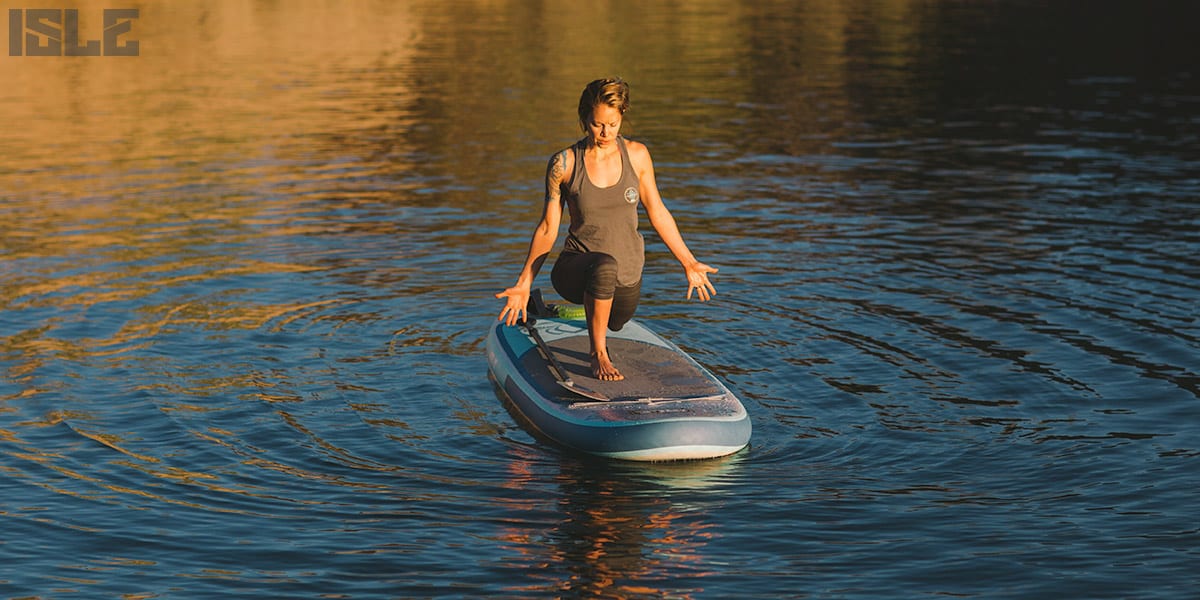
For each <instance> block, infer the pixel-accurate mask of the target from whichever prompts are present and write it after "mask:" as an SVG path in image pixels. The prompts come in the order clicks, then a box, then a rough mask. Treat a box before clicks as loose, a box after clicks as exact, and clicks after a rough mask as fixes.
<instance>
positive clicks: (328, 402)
mask: <svg viewBox="0 0 1200 600" xmlns="http://www.w3.org/2000/svg"><path fill="white" fill-rule="evenodd" d="M77 6H79V7H80V14H81V31H82V32H83V34H82V35H83V37H85V38H87V37H91V38H99V37H100V34H99V33H98V32H99V31H100V27H101V26H100V22H99V21H100V17H99V14H100V11H101V10H102V9H103V8H106V7H108V6H109V5H106V4H103V3H82V4H79V5H77ZM114 6H115V5H114ZM139 6H140V8H141V13H140V16H139V18H138V19H137V20H136V21H134V25H133V28H132V31H131V32H130V33H129V34H128V35H127V38H129V39H136V40H137V41H139V43H140V54H141V55H140V56H138V57H136V58H118V57H93V58H78V57H58V58H54V57H3V59H2V60H0V75H2V79H3V81H4V82H5V86H4V88H3V89H2V90H0V111H2V114H3V115H4V116H5V122H6V123H8V126H7V127H6V128H5V129H4V130H3V133H0V151H2V152H3V156H4V160H3V162H2V164H0V182H3V183H2V190H3V195H4V196H3V202H2V203H0V369H2V373H3V375H2V379H0V596H2V597H28V596H35V597H43V598H51V597H53V598H75V597H79V598H93V597H118V596H122V597H130V598H155V597H157V598H168V597H169V598H185V597H210V596H211V597H215V596H220V597H247V598H250V597H264V596H281V597H308V598H315V597H344V598H382V597H430V596H451V597H464V596H465V597H479V596H496V597H514V598H515V597H580V598H584V597H586V598H592V597H625V598H636V597H695V598H719V597H744V596H745V595H746V594H747V593H748V592H747V591H748V590H752V591H753V595H756V596H762V597H837V598H879V597H908V598H912V597H924V596H936V595H954V596H962V597H976V598H1033V597H1037V598H1041V597H1050V596H1053V597H1070V598H1131V597H1143V598H1182V597H1189V596H1192V595H1194V594H1195V590H1196V589H1197V586H1200V576H1197V575H1196V573H1197V572H1200V570H1198V569H1197V567H1198V566H1200V550H1198V549H1200V527H1198V525H1197V523H1198V522H1200V511H1198V510H1197V508H1196V507H1197V505H1198V501H1200V495H1198V494H1197V492H1196V490H1197V489H1200V469H1198V468H1197V466H1198V463H1197V461H1198V459H1200V434H1198V433H1197V430H1196V424H1197V423H1198V422H1200V371H1198V366H1197V365H1200V359H1198V357H1200V324H1198V323H1197V320H1196V314H1197V312H1196V308H1195V307H1196V305H1197V300H1198V299H1200V293H1198V290H1200V259H1197V258H1196V257H1197V256H1200V235H1198V234H1197V231H1200V202H1198V201H1197V198H1200V171H1197V168H1196V164H1197V159H1198V158H1200V139H1198V137H1197V133H1196V132H1197V131H1200V118H1198V117H1197V115H1200V73H1198V72H1197V71H1196V66H1195V61H1194V60H1193V59H1194V45H1193V42H1192V41H1191V40H1194V39H1195V35H1196V33H1197V32H1196V23H1197V22H1200V21H1197V20H1196V19H1195V16H1196V15H1194V14H1189V12H1191V11H1189V10H1187V8H1186V7H1184V6H1182V3H1165V2H1163V3H1121V4H1114V5H1111V6H1110V5H1108V4H1105V3H1086V5H1083V4H1081V5H1080V6H1077V7H1076V6H1074V5H1068V4H1067V3H1054V5H1052V6H1043V5H1042V3H1025V2H1015V3H957V2H905V1H890V2H854V3H839V2H805V3H789V2H767V3H762V2H735V3H720V2H711V1H699V2H688V3H655V4H653V5H649V6H646V5H643V4H641V3H639V4H635V3H632V2H608V3H599V4H596V5H594V6H588V5H584V4H579V5H578V6H572V5H571V3H568V4H567V5H565V6H557V5H556V6H553V7H551V6H549V5H547V6H544V7H542V6H536V5H532V4H528V3H523V2H511V3H507V2H501V3H499V4H497V3H482V2H411V3H398V4H394V3H354V4H350V5H348V6H347V5H341V4H333V3H316V2H313V3H301V4H296V3H286V4H275V3H265V2H263V3H243V2H233V1H229V2H206V3H198V4H196V5H194V6H193V5H183V4H180V3H153V2H148V3H145V4H140V5H139ZM614 73H615V74H620V75H622V76H624V77H625V78H627V79H628V80H630V81H631V83H632V85H633V103H634V106H633V110H632V111H631V112H630V113H629V115H628V119H627V122H626V128H625V129H626V130H625V133H626V134H627V135H629V136H631V137H634V138H636V139H639V140H642V141H645V142H646V143H647V144H648V146H649V147H650V149H651V151H652V152H653V154H654V158H655V164H656V168H657V174H658V182H659V186H660V188H661V189H662V191H663V194H664V197H665V198H666V201H667V202H668V206H670V207H671V208H672V210H673V211H674V214H675V216H676V218H677V219H678V221H679V223H680V225H681V227H682V229H683V231H684V235H685V239H686V240H687V241H688V242H689V244H690V245H691V247H692V249H693V250H694V251H695V252H696V253H697V255H698V256H699V257H700V258H701V259H702V260H705V261H706V262H709V263H710V264H713V265H715V266H718V267H720V269H721V272H720V274H719V275H718V276H717V277H716V278H715V282H716V285H717V287H718V292H719V295H718V297H717V299H716V300H715V301H714V302H711V303H708V304H697V303H686V302H684V301H682V296H683V294H684V292H685V284H684V281H683V278H682V276H681V274H680V271H679V269H678V267H677V266H676V265H675V264H673V261H672V260H671V259H670V257H669V256H668V254H667V253H666V251H665V248H664V247H663V246H662V244H661V243H660V242H658V241H657V239H656V238H655V237H654V236H653V235H649V236H648V237H649V238H650V240H649V243H648V247H649V248H650V250H651V253H652V254H651V256H650V257H649V258H648V263H647V280H646V285H645V297H644V302H643V306H642V309H641V312H640V318H642V319H644V320H645V321H647V322H649V323H650V324H651V325H652V326H653V327H654V328H655V329H657V330H658V331H660V332H662V333H663V334H664V335H666V336H668V337H670V338H671V339H672V340H673V341H675V342H676V343H678V344H680V345H681V346H682V347H683V348H685V349H686V350H688V351H689V352H690V353H692V354H693V355H694V356H695V357H696V358H697V359H698V360H700V361H701V362H702V363H704V364H706V365H707V366H709V367H710V368H711V369H713V370H714V371H715V372H716V373H718V374H719V375H720V376H721V377H722V378H723V379H724V380H725V381H726V383H727V384H729V385H730V387H731V388H732V389H734V391H735V392H737V393H738V394H739V395H740V396H741V397H742V398H743V399H744V401H745V402H746V404H747V408H748V409H749V411H750V412H751V414H752V417H753V420H754V427H755V430H754V438H753V440H752V443H751V447H750V448H748V449H747V450H746V451H744V452H741V453H739V454H737V455H735V456H732V457H730V458H727V459H723V460H716V461H707V462H698V463H689V464H674V465H644V464H623V463H613V462H599V461H593V460H588V459H585V458H580V457H577V456H573V455H569V454H564V453H562V452H560V451H558V450H556V449H554V448H551V447H548V446H546V445H544V444H541V443H539V442H537V441H535V440H534V439H533V438H531V437H530V436H529V435H528V434H527V433H526V432H524V431H523V430H522V429H520V428H519V427H518V426H517V425H516V424H515V423H514V422H513V421H512V419H511V418H510V416H509V415H508V414H507V413H506V412H505V411H504V409H503V407H502V405H501V403H500V401H499V399H498V398H497V396H496V393H495V391H494V390H493V388H492V386H491V384H490V383H489V381H488V379H487V376H486V362H485V358H484V351H483V343H482V342H483V336H484V334H485V331H486V327H487V326H488V324H489V323H490V322H491V320H492V319H493V318H495V315H496V314H497V312H498V311H499V308H500V305H499V303H498V301H496V300H495V299H494V298H492V294H493V293H495V292H496V291H499V290H500V289H503V288H504V287H507V286H508V285H510V284H511V282H512V280H513V279H514V278H515V276H516V274H517V271H518V269H519V263H520V260H521V259H522V257H523V252H524V250H525V246H526V244H527V241H528V236H529V233H530V231H531V229H532V226H533V223H534V220H535V219H536V218H537V215H538V211H539V206H538V203H539V200H540V194H541V191H540V188H541V183H540V178H541V176H542V174H543V171H544V168H545V161H546V158H547V157H548V156H550V154H551V153H552V152H554V151H555V150H557V149H558V148H560V147H563V146H566V145H567V144H569V143H570V142H571V141H573V140H574V139H575V137H576V136H577V135H578V129H577V126H576V124H575V122H574V118H573V113H574V109H573V106H574V103H575V102H576V100H577V98H578V93H579V90H580V89H581V88H582V86H583V84H585V83H586V82H587V81H588V80H590V79H592V78H594V77H598V76H602V75H608V74H614ZM547 272H548V271H547ZM547 277H548V276H547V274H546V273H543V277H542V279H541V282H540V283H541V285H542V287H544V288H548V287H549V283H548V280H547Z"/></svg>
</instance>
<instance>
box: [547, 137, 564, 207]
mask: <svg viewBox="0 0 1200 600" xmlns="http://www.w3.org/2000/svg"><path fill="white" fill-rule="evenodd" d="M566 162H567V151H566V150H563V151H562V152H559V153H558V154H555V155H554V156H552V157H550V164H549V165H548V166H547V167H546V202H550V201H552V200H553V201H555V202H558V201H559V199H560V198H561V196H562V184H563V176H564V175H565V174H566Z"/></svg>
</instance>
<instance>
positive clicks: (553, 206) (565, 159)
mask: <svg viewBox="0 0 1200 600" xmlns="http://www.w3.org/2000/svg"><path fill="white" fill-rule="evenodd" d="M573 167H574V156H573V153H572V152H571V151H570V149H567V150H563V151H561V152H559V153H557V154H555V155H554V156H552V157H550V161H549V162H548V164H547V165H546V198H545V203H544V205H543V206H542V218H541V220H540V221H538V224H537V227H535V228H534V230H533V237H532V238H531V239H530V240H529V253H528V254H527V255H526V257H525V266H524V267H522V268H521V274H520V275H519V276H518V277H517V283H516V285H514V286H513V287H510V288H508V289H506V290H504V291H503V292H500V293H498V294H496V297H497V298H507V301H506V302H505V304H504V309H503V310H501V311H500V316H499V320H501V321H505V322H506V323H507V324H508V325H515V324H516V323H517V321H519V320H523V319H525V318H526V316H527V315H526V307H527V305H528V304H529V293H530V289H531V288H532V287H533V280H534V278H535V277H537V274H538V271H539V270H541V268H542V263H544V262H546V257H547V256H549V254H550V251H551V250H553V249H554V242H555V240H557V239H558V227H559V223H561V222H562V187H563V183H564V181H565V180H566V177H567V173H570V172H571V169H572V168H573Z"/></svg>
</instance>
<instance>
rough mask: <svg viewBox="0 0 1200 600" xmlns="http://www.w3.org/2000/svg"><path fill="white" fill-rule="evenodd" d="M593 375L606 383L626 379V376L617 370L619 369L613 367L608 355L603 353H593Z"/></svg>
mask: <svg viewBox="0 0 1200 600" xmlns="http://www.w3.org/2000/svg"><path fill="white" fill-rule="evenodd" d="M592 375H593V376H595V377H596V379H601V380H604V381H620V380H622V379H625V376H624V375H622V374H621V372H620V371H618V370H617V367H615V366H613V364H612V360H611V359H609V357H608V354H607V353H601V352H593V353H592Z"/></svg>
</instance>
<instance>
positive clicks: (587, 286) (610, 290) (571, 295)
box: [550, 252, 642, 331]
mask: <svg viewBox="0 0 1200 600" xmlns="http://www.w3.org/2000/svg"><path fill="white" fill-rule="evenodd" d="M550 281H552V282H553V283H554V290H555V291H556V292H558V294H559V295H560V296H562V297H563V298H565V299H566V300H567V301H568V302H573V303H575V304H583V295H584V293H585V292H586V293H587V294H589V295H590V296H591V297H593V298H595V299H597V300H608V299H610V298H611V299H612V301H613V307H612V314H611V315H610V316H609V318H608V328H609V329H611V330H613V331H620V330H621V328H622V327H624V326H625V324H626V323H628V322H629V319H632V318H633V313H634V312H636V311H637V306H638V301H639V300H640V299H641V296H642V280H641V279H639V280H638V282H637V283H635V284H633V285H631V286H628V287H623V286H619V285H617V260H616V259H615V258H613V257H612V256H610V255H608V254H605V253H603V252H563V253H561V254H560V255H559V256H558V260H556V261H554V270H552V271H551V272H550Z"/></svg>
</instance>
